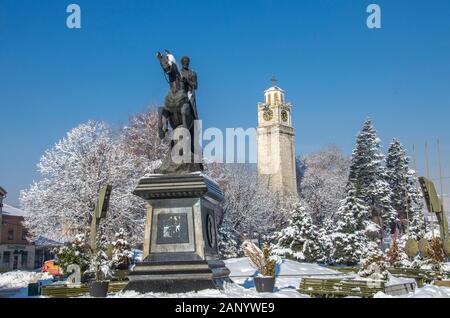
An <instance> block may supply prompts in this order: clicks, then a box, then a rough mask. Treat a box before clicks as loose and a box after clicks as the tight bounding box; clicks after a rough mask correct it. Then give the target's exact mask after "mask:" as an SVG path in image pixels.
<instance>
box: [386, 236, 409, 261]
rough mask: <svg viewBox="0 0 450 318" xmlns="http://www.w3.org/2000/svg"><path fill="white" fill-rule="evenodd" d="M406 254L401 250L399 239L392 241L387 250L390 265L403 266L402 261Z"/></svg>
mask: <svg viewBox="0 0 450 318" xmlns="http://www.w3.org/2000/svg"><path fill="white" fill-rule="evenodd" d="M404 255H406V254H405V253H402V251H401V250H400V247H399V245H398V243H397V240H394V241H393V242H392V245H391V247H390V248H389V249H388V251H387V252H386V258H387V261H388V263H389V266H391V267H401V266H402V262H403V261H404V260H405V258H404Z"/></svg>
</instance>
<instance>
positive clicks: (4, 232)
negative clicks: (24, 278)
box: [0, 204, 35, 272]
mask: <svg viewBox="0 0 450 318" xmlns="http://www.w3.org/2000/svg"><path fill="white" fill-rule="evenodd" d="M1 214H2V224H1V236H0V271H1V272H6V271H13V270H33V269H34V268H35V260H34V257H35V245H34V243H32V242H30V241H29V240H28V232H27V230H26V228H25V227H24V225H23V221H24V216H25V213H24V212H23V211H22V210H20V209H17V208H14V207H12V206H9V205H7V204H4V205H3V209H2V213H1Z"/></svg>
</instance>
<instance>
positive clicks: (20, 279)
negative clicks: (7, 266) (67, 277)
mask: <svg viewBox="0 0 450 318" xmlns="http://www.w3.org/2000/svg"><path fill="white" fill-rule="evenodd" d="M52 278H53V276H51V275H49V274H48V273H40V272H26V271H14V272H6V273H3V274H0V289H7V288H25V287H28V284H29V283H36V282H38V281H39V280H48V279H52Z"/></svg>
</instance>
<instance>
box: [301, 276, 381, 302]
mask: <svg viewBox="0 0 450 318" xmlns="http://www.w3.org/2000/svg"><path fill="white" fill-rule="evenodd" d="M380 291H381V292H384V291H385V283H384V282H382V281H366V280H354V279H339V278H302V280H301V282H300V288H299V289H298V292H299V293H301V294H306V295H310V296H312V297H326V298H334V297H348V296H350V297H362V298H369V297H373V296H374V295H375V294H376V293H378V292H380Z"/></svg>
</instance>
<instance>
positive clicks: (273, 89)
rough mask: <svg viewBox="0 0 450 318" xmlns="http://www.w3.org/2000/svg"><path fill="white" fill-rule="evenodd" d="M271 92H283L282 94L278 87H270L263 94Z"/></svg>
mask: <svg viewBox="0 0 450 318" xmlns="http://www.w3.org/2000/svg"><path fill="white" fill-rule="evenodd" d="M273 91H278V92H283V93H284V90H283V89H282V88H280V87H279V86H272V87H271V88H269V89H267V90H266V91H265V93H268V92H273Z"/></svg>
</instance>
